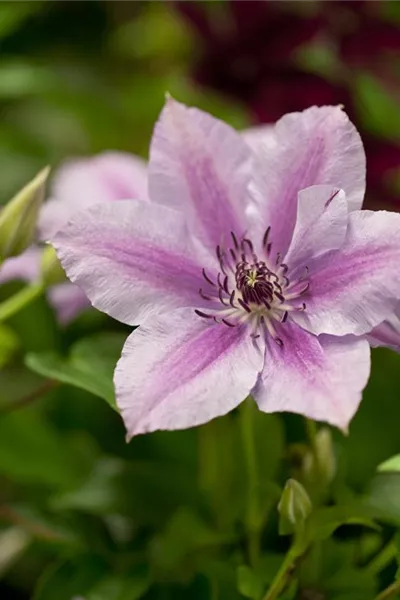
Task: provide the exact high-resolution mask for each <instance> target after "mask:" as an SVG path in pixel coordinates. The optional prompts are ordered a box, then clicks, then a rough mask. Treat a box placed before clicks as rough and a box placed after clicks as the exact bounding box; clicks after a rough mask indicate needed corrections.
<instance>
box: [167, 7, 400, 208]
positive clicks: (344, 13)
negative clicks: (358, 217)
mask: <svg viewBox="0 0 400 600" xmlns="http://www.w3.org/2000/svg"><path fill="white" fill-rule="evenodd" d="M213 4H214V3H212V2H211V3H210V2H194V1H191V0H180V1H177V2H174V3H173V5H174V6H175V8H176V10H178V11H179V12H180V14H181V15H182V16H183V17H184V18H185V19H186V21H187V22H188V23H189V24H190V26H191V27H192V28H193V29H194V31H195V32H196V34H197V35H198V38H199V47H200V49H199V56H198V58H197V60H196V62H195V65H194V67H193V78H194V79H195V81H196V82H197V83H198V84H200V85H202V86H204V87H208V88H212V89H214V90H217V91H219V92H222V93H223V94H225V95H227V96H228V97H231V98H234V99H236V100H239V101H241V102H242V103H244V104H245V105H246V106H247V107H248V110H249V112H250V116H251V119H252V120H253V121H254V123H264V122H273V121H275V120H277V119H278V118H279V117H280V116H282V115H283V114H285V113H287V112H290V111H295V110H303V109H305V108H306V107H308V106H310V105H311V104H317V105H322V104H343V105H344V106H345V109H346V111H347V112H348V114H349V115H350V117H351V118H352V120H353V121H354V122H355V124H356V126H357V127H358V129H359V130H360V132H361V135H362V137H363V140H364V144H365V148H366V152H367V160H368V170H367V177H368V182H367V184H368V185H367V189H368V194H367V203H368V204H369V205H370V206H374V207H380V208H383V207H390V208H392V209H393V208H397V209H398V210H400V193H399V191H398V189H396V181H395V174H396V170H397V169H400V140H398V139H395V138H393V139H385V138H384V137H382V136H378V135H377V134H376V132H374V134H372V133H371V132H370V131H368V130H366V129H365V120H364V119H363V118H361V115H360V114H359V110H358V108H357V106H356V105H355V102H354V99H355V98H356V97H357V89H356V81H357V74H359V73H366V72H367V73H368V74H370V75H372V76H373V77H375V78H377V79H378V80H379V81H380V82H381V83H382V84H383V85H384V86H385V89H386V90H387V91H388V92H389V93H392V94H397V93H398V92H399V90H400V69H399V63H398V61H397V62H396V60H395V59H396V58H397V57H400V28H399V27H398V26H397V24H395V23H393V22H392V21H391V20H389V19H388V18H387V16H386V15H385V11H384V7H385V5H387V2H385V1H383V0H382V1H379V0H369V1H363V0H359V1H357V0H332V1H331V0H315V1H312V0H311V1H308V2H279V1H268V0H264V1H263V0H227V1H226V2H225V3H224V4H218V5H213ZM315 44H318V45H319V47H324V48H325V49H328V50H329V52H330V54H331V55H332V56H333V57H334V59H335V63H334V65H333V66H332V68H330V67H329V65H328V66H327V67H326V69H325V70H324V68H321V67H320V68H319V69H315V68H314V66H311V67H310V64H308V63H307V61H304V55H303V54H301V51H302V50H304V48H307V47H310V46H312V45H315ZM317 52H318V51H317Z"/></svg>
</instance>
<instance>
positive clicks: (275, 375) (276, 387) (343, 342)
mask: <svg viewBox="0 0 400 600" xmlns="http://www.w3.org/2000/svg"><path fill="white" fill-rule="evenodd" d="M279 336H280V338H281V339H282V341H283V346H282V347H280V346H278V345H277V344H276V343H275V342H274V341H273V340H268V344H267V348H266V351H265V364H264V369H263V371H262V373H261V375H260V377H259V380H258V382H257V386H256V388H255V390H254V391H253V396H254V398H255V400H256V402H257V404H258V406H259V408H260V409H261V410H263V411H264V412H281V411H288V412H293V413H298V414H301V415H304V416H305V417H309V418H311V419H316V420H317V421H325V422H327V423H330V424H331V425H335V426H337V427H339V428H340V429H343V430H346V429H347V426H348V424H349V422H350V420H351V418H352V417H353V415H354V414H355V412H356V411H357V408H358V405H359V403H360V401H361V392H362V390H363V389H364V387H365V385H366V383H367V381H368V377H369V372H370V352H369V345H368V342H367V341H366V340H365V339H362V338H356V337H352V336H346V337H333V336H321V337H319V338H317V337H315V336H313V335H311V334H309V333H307V332H306V331H304V330H302V329H301V328H300V327H297V326H296V325H294V324H292V323H289V322H287V323H285V325H284V326H283V327H282V328H281V330H280V331H279Z"/></svg>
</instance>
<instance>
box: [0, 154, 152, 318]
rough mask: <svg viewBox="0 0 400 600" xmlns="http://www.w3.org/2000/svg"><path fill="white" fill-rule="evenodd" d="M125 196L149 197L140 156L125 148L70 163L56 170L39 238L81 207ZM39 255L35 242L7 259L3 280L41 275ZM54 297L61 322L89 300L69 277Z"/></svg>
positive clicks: (55, 289)
mask: <svg viewBox="0 0 400 600" xmlns="http://www.w3.org/2000/svg"><path fill="white" fill-rule="evenodd" d="M124 198H142V199H144V200H146V198H147V170H146V164H145V162H144V161H142V160H141V159H139V158H137V157H135V156H131V155H129V154H125V153H122V152H106V153H104V154H100V155H98V156H95V157H93V158H84V159H79V160H78V159H77V160H74V161H71V162H69V163H66V164H65V165H63V166H62V167H61V168H60V169H59V170H58V171H57V173H56V175H55V177H54V179H53V182H52V189H51V198H50V200H49V201H48V202H46V204H45V205H44V206H43V208H42V212H41V216H40V222H39V234H40V239H42V240H44V241H45V240H47V239H49V237H50V236H52V235H54V234H55V233H56V232H57V230H58V229H59V228H60V227H62V226H63V225H64V224H65V223H67V222H68V220H69V218H70V217H71V216H72V215H73V214H74V212H76V211H77V210H79V209H82V208H85V207H88V206H90V205H91V204H94V203H97V202H109V201H112V200H121V199H124ZM40 256H41V250H40V248H39V247H36V248H31V249H29V250H28V251H27V252H25V253H24V254H23V255H21V256H18V257H16V258H12V259H9V260H8V261H6V263H5V264H4V265H3V267H2V269H1V271H0V283H5V282H6V281H11V280H23V281H35V280H37V279H38V277H39V271H40ZM49 298H50V301H51V303H52V305H53V306H54V308H55V310H56V312H57V316H58V318H59V320H60V322H62V323H67V322H69V321H70V320H71V319H73V318H74V317H76V316H77V315H78V314H79V313H80V312H81V311H82V310H83V309H84V308H86V307H88V306H90V304H89V302H88V300H87V298H86V296H85V294H84V293H83V292H82V290H80V289H79V287H77V286H75V285H72V284H71V283H70V282H66V283H62V284H60V285H56V286H53V287H52V288H50V290H49Z"/></svg>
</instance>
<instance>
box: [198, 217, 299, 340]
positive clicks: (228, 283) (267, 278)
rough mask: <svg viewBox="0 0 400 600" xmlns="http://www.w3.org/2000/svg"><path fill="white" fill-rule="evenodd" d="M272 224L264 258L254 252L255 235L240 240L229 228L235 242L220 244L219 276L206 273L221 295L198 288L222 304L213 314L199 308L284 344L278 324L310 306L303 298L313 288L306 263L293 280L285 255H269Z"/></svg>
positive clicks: (208, 316) (217, 320) (218, 319)
mask: <svg viewBox="0 0 400 600" xmlns="http://www.w3.org/2000/svg"><path fill="white" fill-rule="evenodd" d="M270 232H271V228H270V227H268V228H267V229H266V230H265V233H264V236H263V239H262V245H263V248H264V257H263V258H264V260H259V258H258V256H257V255H256V253H255V251H254V245H253V242H252V240H250V239H249V238H246V237H243V238H241V239H239V238H238V237H237V236H236V235H235V233H234V232H233V231H231V232H230V234H231V238H232V242H233V247H231V248H225V249H224V248H223V247H221V246H220V245H218V246H216V255H217V259H218V262H219V265H220V269H219V272H218V273H216V275H215V279H212V278H211V277H209V276H208V274H207V273H206V271H205V269H203V270H202V273H203V278H204V279H205V281H206V282H207V284H209V285H211V286H213V287H216V288H217V289H216V291H217V292H218V296H217V294H214V293H213V292H210V293H207V288H206V293H205V292H204V291H203V289H202V288H200V289H199V294H200V296H201V298H203V299H204V300H207V301H214V300H217V299H219V301H220V302H221V305H222V306H221V305H220V307H219V308H218V307H217V309H216V310H212V311H211V312H212V313H213V314H209V313H206V312H203V311H202V310H198V309H195V312H196V314H197V315H198V316H200V317H202V318H204V319H212V320H213V321H214V322H215V323H217V324H218V325H221V324H223V325H226V326H227V327H232V328H233V327H237V326H238V325H246V326H247V327H248V328H249V335H250V336H251V337H252V338H253V339H257V338H259V337H260V336H262V335H264V333H263V329H264V330H265V333H266V334H268V335H269V336H270V337H272V339H273V340H274V342H275V343H276V344H277V345H278V346H280V347H283V345H284V342H283V339H282V338H281V337H279V335H278V333H279V328H278V332H277V330H276V328H275V327H276V326H278V323H279V327H281V326H284V323H286V321H287V320H288V319H289V315H290V313H291V312H294V311H295V312H298V311H304V310H306V304H305V303H304V302H300V300H301V297H302V296H304V295H305V294H306V293H307V291H308V290H309V288H310V282H309V281H308V277H307V275H308V272H309V270H308V268H307V267H305V268H304V272H303V273H302V275H301V277H300V278H299V279H297V278H295V280H294V281H292V282H291V281H290V279H289V278H288V277H287V275H286V273H288V272H289V267H288V265H287V264H286V263H283V262H281V261H282V256H281V254H280V253H279V252H278V253H276V256H275V262H274V261H273V260H271V259H270V258H269V255H270V253H271V248H272V243H271V242H270V241H269V236H270Z"/></svg>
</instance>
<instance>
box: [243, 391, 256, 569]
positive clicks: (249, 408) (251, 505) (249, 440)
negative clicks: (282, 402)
mask: <svg viewBox="0 0 400 600" xmlns="http://www.w3.org/2000/svg"><path fill="white" fill-rule="evenodd" d="M240 416H241V430H242V441H243V450H244V456H245V461H246V469H247V507H246V528H247V544H248V554H249V560H250V564H251V565H253V566H254V565H255V564H256V563H257V561H258V558H259V555H260V530H259V526H258V515H259V498H258V469H257V457H256V449H255V443H254V405H253V400H252V398H247V399H246V400H245V401H244V402H243V404H242V405H241V415H240Z"/></svg>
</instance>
